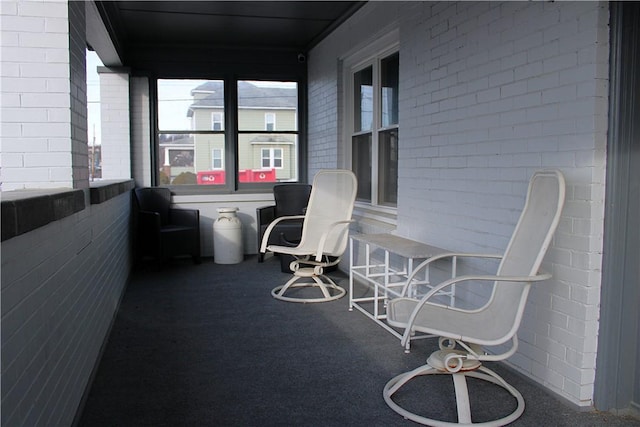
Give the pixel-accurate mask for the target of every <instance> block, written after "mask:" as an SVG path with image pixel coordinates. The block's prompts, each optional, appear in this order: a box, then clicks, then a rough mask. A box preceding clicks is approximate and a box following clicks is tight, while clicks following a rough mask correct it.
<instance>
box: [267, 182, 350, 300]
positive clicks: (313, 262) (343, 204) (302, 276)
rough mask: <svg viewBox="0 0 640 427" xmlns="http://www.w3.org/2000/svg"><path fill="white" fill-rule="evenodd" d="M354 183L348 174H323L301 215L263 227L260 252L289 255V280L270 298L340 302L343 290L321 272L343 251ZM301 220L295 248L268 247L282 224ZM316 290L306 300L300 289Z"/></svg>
mask: <svg viewBox="0 0 640 427" xmlns="http://www.w3.org/2000/svg"><path fill="white" fill-rule="evenodd" d="M356 190H357V180H356V176H355V175H354V174H353V172H351V171H348V170H323V171H320V172H318V173H317V174H316V176H315V178H314V180H313V186H312V190H311V196H310V197H309V205H308V206H307V209H306V212H305V214H304V215H294V216H285V217H280V218H277V219H276V220H275V221H273V222H272V223H271V224H270V225H269V227H267V229H266V231H265V233H264V237H263V238H262V244H261V246H260V252H261V253H265V252H266V251H271V252H274V253H280V254H288V255H293V256H294V257H295V260H294V261H293V262H291V264H290V268H291V271H293V277H292V278H291V279H290V280H289V281H288V282H287V283H286V284H284V285H282V286H278V287H276V288H274V289H273V290H272V291H271V295H273V297H274V298H276V299H280V300H283V301H289V302H303V303H307V302H324V301H332V300H336V299H338V298H341V297H342V296H343V295H344V294H345V292H346V291H345V290H344V289H343V288H342V287H340V286H338V285H337V284H336V283H335V282H334V281H333V280H331V278H329V277H328V276H326V275H324V274H323V273H324V269H325V268H327V267H330V266H333V265H337V264H338V263H339V262H340V257H341V256H342V254H343V253H344V250H345V249H346V247H347V239H348V236H349V224H350V223H351V222H353V220H352V219H351V213H352V212H353V205H354V202H355V198H356ZM299 219H302V220H303V226H302V236H301V238H300V243H299V244H298V245H297V246H294V247H290V246H282V245H271V244H269V236H270V234H271V233H272V232H273V230H274V229H275V228H276V227H277V226H278V224H280V223H281V222H283V221H291V220H299ZM294 288H318V289H319V290H320V292H321V294H322V295H321V296H319V297H307V296H306V293H304V292H302V293H301V292H297V291H300V289H297V291H296V290H294Z"/></svg>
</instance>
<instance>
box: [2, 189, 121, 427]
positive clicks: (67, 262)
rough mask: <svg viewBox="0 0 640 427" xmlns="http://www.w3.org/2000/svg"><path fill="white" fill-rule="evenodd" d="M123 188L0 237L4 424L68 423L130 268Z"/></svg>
mask: <svg viewBox="0 0 640 427" xmlns="http://www.w3.org/2000/svg"><path fill="white" fill-rule="evenodd" d="M130 209H131V195H130V194H129V193H128V192H127V193H124V194H122V195H120V196H118V197H116V198H113V199H111V200H109V201H107V202H105V203H102V204H99V205H91V206H89V207H88V208H87V209H85V210H83V211H81V212H79V213H77V214H74V215H72V216H69V217H66V218H64V219H63V220H61V221H57V222H54V223H50V224H48V225H46V226H44V227H41V228H38V229H36V230H34V231H32V232H29V233H26V234H22V235H20V236H17V237H14V238H12V239H9V240H6V241H4V242H2V273H1V274H2V278H1V295H0V296H1V301H2V315H1V316H2V317H1V319H0V321H1V324H2V334H1V337H2V363H3V368H2V407H1V411H0V412H1V424H2V425H3V426H5V425H6V426H18V425H28V426H54V425H60V426H62V425H71V423H72V421H73V418H74V416H75V414H76V411H77V409H78V405H79V403H80V400H81V398H82V395H83V393H84V391H85V388H86V387H87V384H88V381H89V376H90V374H91V372H92V369H93V368H94V365H95V363H96V360H97V358H98V356H99V351H100V348H101V345H102V344H103V341H104V339H105V338H106V334H107V332H108V328H109V326H110V324H111V320H112V318H113V316H114V315H115V310H116V308H117V305H118V303H119V300H120V297H121V295H122V293H123V292H124V287H125V284H126V282H127V280H128V275H129V271H130V270H131V264H130V260H131V259H132V255H131V253H130V236H129V216H130Z"/></svg>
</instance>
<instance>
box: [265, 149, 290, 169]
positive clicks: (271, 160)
mask: <svg viewBox="0 0 640 427" xmlns="http://www.w3.org/2000/svg"><path fill="white" fill-rule="evenodd" d="M276 150H280V157H279V159H280V162H281V165H280V166H274V165H273V164H274V160H275V159H276V156H275V151H276ZM265 151H268V152H269V166H268V167H269V168H271V169H283V168H284V149H283V148H279V147H278V148H274V147H270V148H264V147H263V148H261V149H260V165H261V166H262V160H263V159H265V156H264V155H263V153H264V152H265ZM262 167H264V166H262Z"/></svg>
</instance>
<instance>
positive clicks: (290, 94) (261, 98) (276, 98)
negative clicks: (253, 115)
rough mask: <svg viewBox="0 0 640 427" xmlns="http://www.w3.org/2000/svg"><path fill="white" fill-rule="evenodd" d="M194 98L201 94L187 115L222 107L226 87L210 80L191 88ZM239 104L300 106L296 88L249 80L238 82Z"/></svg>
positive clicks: (252, 106)
mask: <svg viewBox="0 0 640 427" xmlns="http://www.w3.org/2000/svg"><path fill="white" fill-rule="evenodd" d="M191 96H193V97H194V98H196V97H199V96H201V97H200V98H199V99H197V100H196V101H195V102H194V103H193V104H191V105H190V106H189V111H188V112H187V117H191V116H192V115H193V110H194V109H199V108H214V107H218V108H221V107H222V106H223V105H224V87H223V82H221V81H208V82H206V83H203V84H201V85H200V86H197V87H196V88H194V89H193V90H191ZM238 106H239V107H240V108H270V109H278V108H282V109H295V108H297V106H298V93H297V89H296V88H288V87H273V86H257V85H255V84H253V83H250V82H247V81H241V82H239V83H238Z"/></svg>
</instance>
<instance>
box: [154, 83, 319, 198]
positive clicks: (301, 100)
mask: <svg viewBox="0 0 640 427" xmlns="http://www.w3.org/2000/svg"><path fill="white" fill-rule="evenodd" d="M170 79H176V80H222V81H223V82H224V112H223V113H222V117H223V126H222V128H223V129H222V130H221V131H213V130H210V131H208V130H204V131H203V130H200V131H196V130H189V131H173V130H170V129H162V130H161V129H160V127H159V123H158V121H159V116H158V110H159V108H158V93H157V90H158V81H159V80H170ZM240 81H266V82H270V81H273V82H292V83H296V85H297V108H296V114H295V120H296V122H295V123H296V128H297V130H295V131H273V132H278V133H290V134H295V136H296V138H297V158H296V168H297V177H296V179H295V180H293V179H292V180H287V181H285V182H299V183H304V182H307V181H306V177H307V168H308V163H307V159H306V156H307V152H308V150H307V134H306V130H307V126H306V125H307V124H306V120H305V118H306V111H307V110H306V102H307V101H306V100H307V98H306V91H307V82H306V79H305V78H304V76H303V75H296V74H286V73H283V74H281V75H269V76H268V77H265V76H261V75H251V74H247V75H243V74H235V73H229V74H225V75H224V76H215V75H213V76H202V75H196V76H192V75H189V76H177V75H169V76H160V75H156V76H153V77H151V78H150V79H149V86H150V95H151V96H150V102H151V108H152V110H153V113H152V114H153V116H152V117H153V129H152V131H153V133H152V138H153V139H152V147H151V162H152V171H151V182H152V185H155V186H163V187H168V188H171V190H172V191H173V192H174V193H176V194H181V195H188V194H229V193H246V192H251V193H263V192H264V193H266V192H271V191H273V186H274V185H277V184H279V183H281V181H274V182H255V183H254V182H251V183H247V182H240V177H239V170H240V168H239V165H238V155H239V148H238V141H239V137H240V135H241V134H246V133H264V132H269V131H262V130H259V131H241V130H240V129H239V127H238V111H239V105H238V97H237V85H238V82H240ZM214 132H218V133H222V134H223V135H224V137H225V144H224V145H225V149H224V151H223V161H224V162H226V163H224V169H223V170H225V171H226V177H227V179H226V180H225V184H224V185H216V186H212V185H197V184H182V185H172V184H163V183H160V171H159V169H160V166H161V164H160V161H162V159H158V154H157V153H158V152H159V149H160V146H159V142H160V134H161V133H165V134H170V133H182V134H198V133H209V134H210V133H214ZM282 161H283V163H284V152H283V155H282ZM196 173H197V172H196ZM229 177H232V178H231V179H229Z"/></svg>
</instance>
